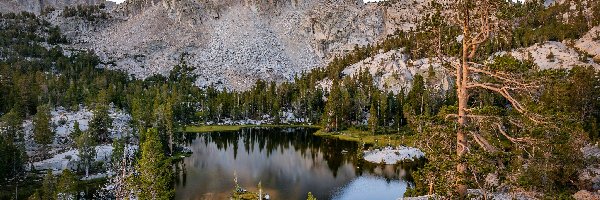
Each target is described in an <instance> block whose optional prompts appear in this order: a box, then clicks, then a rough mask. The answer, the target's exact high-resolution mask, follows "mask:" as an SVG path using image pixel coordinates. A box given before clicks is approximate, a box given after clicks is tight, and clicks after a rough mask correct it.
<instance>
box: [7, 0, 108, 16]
mask: <svg viewBox="0 0 600 200" xmlns="http://www.w3.org/2000/svg"><path fill="white" fill-rule="evenodd" d="M101 3H104V4H105V5H107V6H109V7H112V6H114V5H116V4H115V3H114V2H110V1H105V0H0V13H8V12H21V11H27V12H31V13H35V14H40V13H41V12H42V10H43V9H44V8H47V7H53V8H64V7H65V6H75V5H92V4H101Z"/></svg>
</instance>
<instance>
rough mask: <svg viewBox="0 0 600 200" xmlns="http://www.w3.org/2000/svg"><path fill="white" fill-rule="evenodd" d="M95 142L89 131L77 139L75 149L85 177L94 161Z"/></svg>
mask: <svg viewBox="0 0 600 200" xmlns="http://www.w3.org/2000/svg"><path fill="white" fill-rule="evenodd" d="M95 145H96V141H95V140H94V138H93V136H92V135H91V133H90V132H89V131H86V132H83V133H82V134H81V135H80V136H79V137H78V138H77V149H78V150H79V162H80V165H82V166H83V167H84V169H85V177H88V175H89V170H90V167H91V166H92V164H93V163H94V161H95V159H96V147H95Z"/></svg>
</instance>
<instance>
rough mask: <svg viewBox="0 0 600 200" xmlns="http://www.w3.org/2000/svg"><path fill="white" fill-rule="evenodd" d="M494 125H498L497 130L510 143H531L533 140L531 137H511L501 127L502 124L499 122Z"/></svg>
mask: <svg viewBox="0 0 600 200" xmlns="http://www.w3.org/2000/svg"><path fill="white" fill-rule="evenodd" d="M496 126H497V127H498V131H499V132H500V133H501V134H502V135H504V137H506V138H507V139H508V140H510V141H511V142H512V143H527V144H533V143H534V142H535V140H534V139H531V138H529V137H525V138H513V137H511V136H509V135H508V134H507V133H506V131H504V129H503V128H502V125H501V124H499V123H496Z"/></svg>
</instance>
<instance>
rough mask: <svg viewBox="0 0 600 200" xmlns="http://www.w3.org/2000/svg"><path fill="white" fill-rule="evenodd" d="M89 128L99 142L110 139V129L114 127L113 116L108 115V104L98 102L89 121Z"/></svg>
mask: <svg viewBox="0 0 600 200" xmlns="http://www.w3.org/2000/svg"><path fill="white" fill-rule="evenodd" d="M89 126H90V127H89V130H88V131H90V132H92V133H93V136H94V138H95V139H96V140H97V141H98V142H106V141H108V139H109V138H108V135H109V129H110V128H111V127H112V118H110V116H109V115H108V106H107V105H106V104H97V105H96V107H95V109H94V116H93V117H92V119H91V120H90V122H89Z"/></svg>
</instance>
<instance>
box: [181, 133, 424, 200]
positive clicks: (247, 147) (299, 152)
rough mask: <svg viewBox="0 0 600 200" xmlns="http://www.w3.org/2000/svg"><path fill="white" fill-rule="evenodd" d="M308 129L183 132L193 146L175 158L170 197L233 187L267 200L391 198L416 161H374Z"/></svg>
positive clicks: (186, 199)
mask: <svg viewBox="0 0 600 200" xmlns="http://www.w3.org/2000/svg"><path fill="white" fill-rule="evenodd" d="M315 131H317V129H314V128H298V127H268V128H264V127H263V128H260V127H253V128H241V129H239V130H234V131H219V132H205V133H186V134H185V136H184V140H183V141H184V146H186V147H187V148H189V149H190V150H191V151H192V154H191V155H190V156H189V157H185V158H183V159H181V160H180V161H179V162H178V163H177V164H176V167H175V168H176V169H177V170H176V183H175V192H176V194H175V199H178V200H192V199H229V198H230V197H231V196H232V194H233V192H234V190H235V188H236V182H237V186H238V187H239V188H242V190H247V191H251V192H255V193H258V191H259V184H260V188H261V189H262V195H263V196H265V195H267V194H268V196H269V197H270V199H285V200H294V199H299V200H300V199H306V198H307V194H308V193H309V192H311V193H312V194H313V195H314V196H315V197H316V198H317V199H319V200H325V199H335V200H353V199H356V200H363V199H378V200H386V199H398V198H400V197H403V195H404V193H405V192H406V189H407V188H410V187H412V182H411V181H410V180H411V177H410V171H411V170H413V169H415V167H416V166H418V165H419V164H416V163H417V162H415V163H412V162H409V163H405V164H396V165H383V164H373V163H369V162H367V161H364V160H363V159H362V154H363V150H366V149H367V148H369V145H368V144H362V143H359V142H352V141H344V140H339V139H335V138H330V137H321V136H315V135H313V133H314V132H315Z"/></svg>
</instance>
